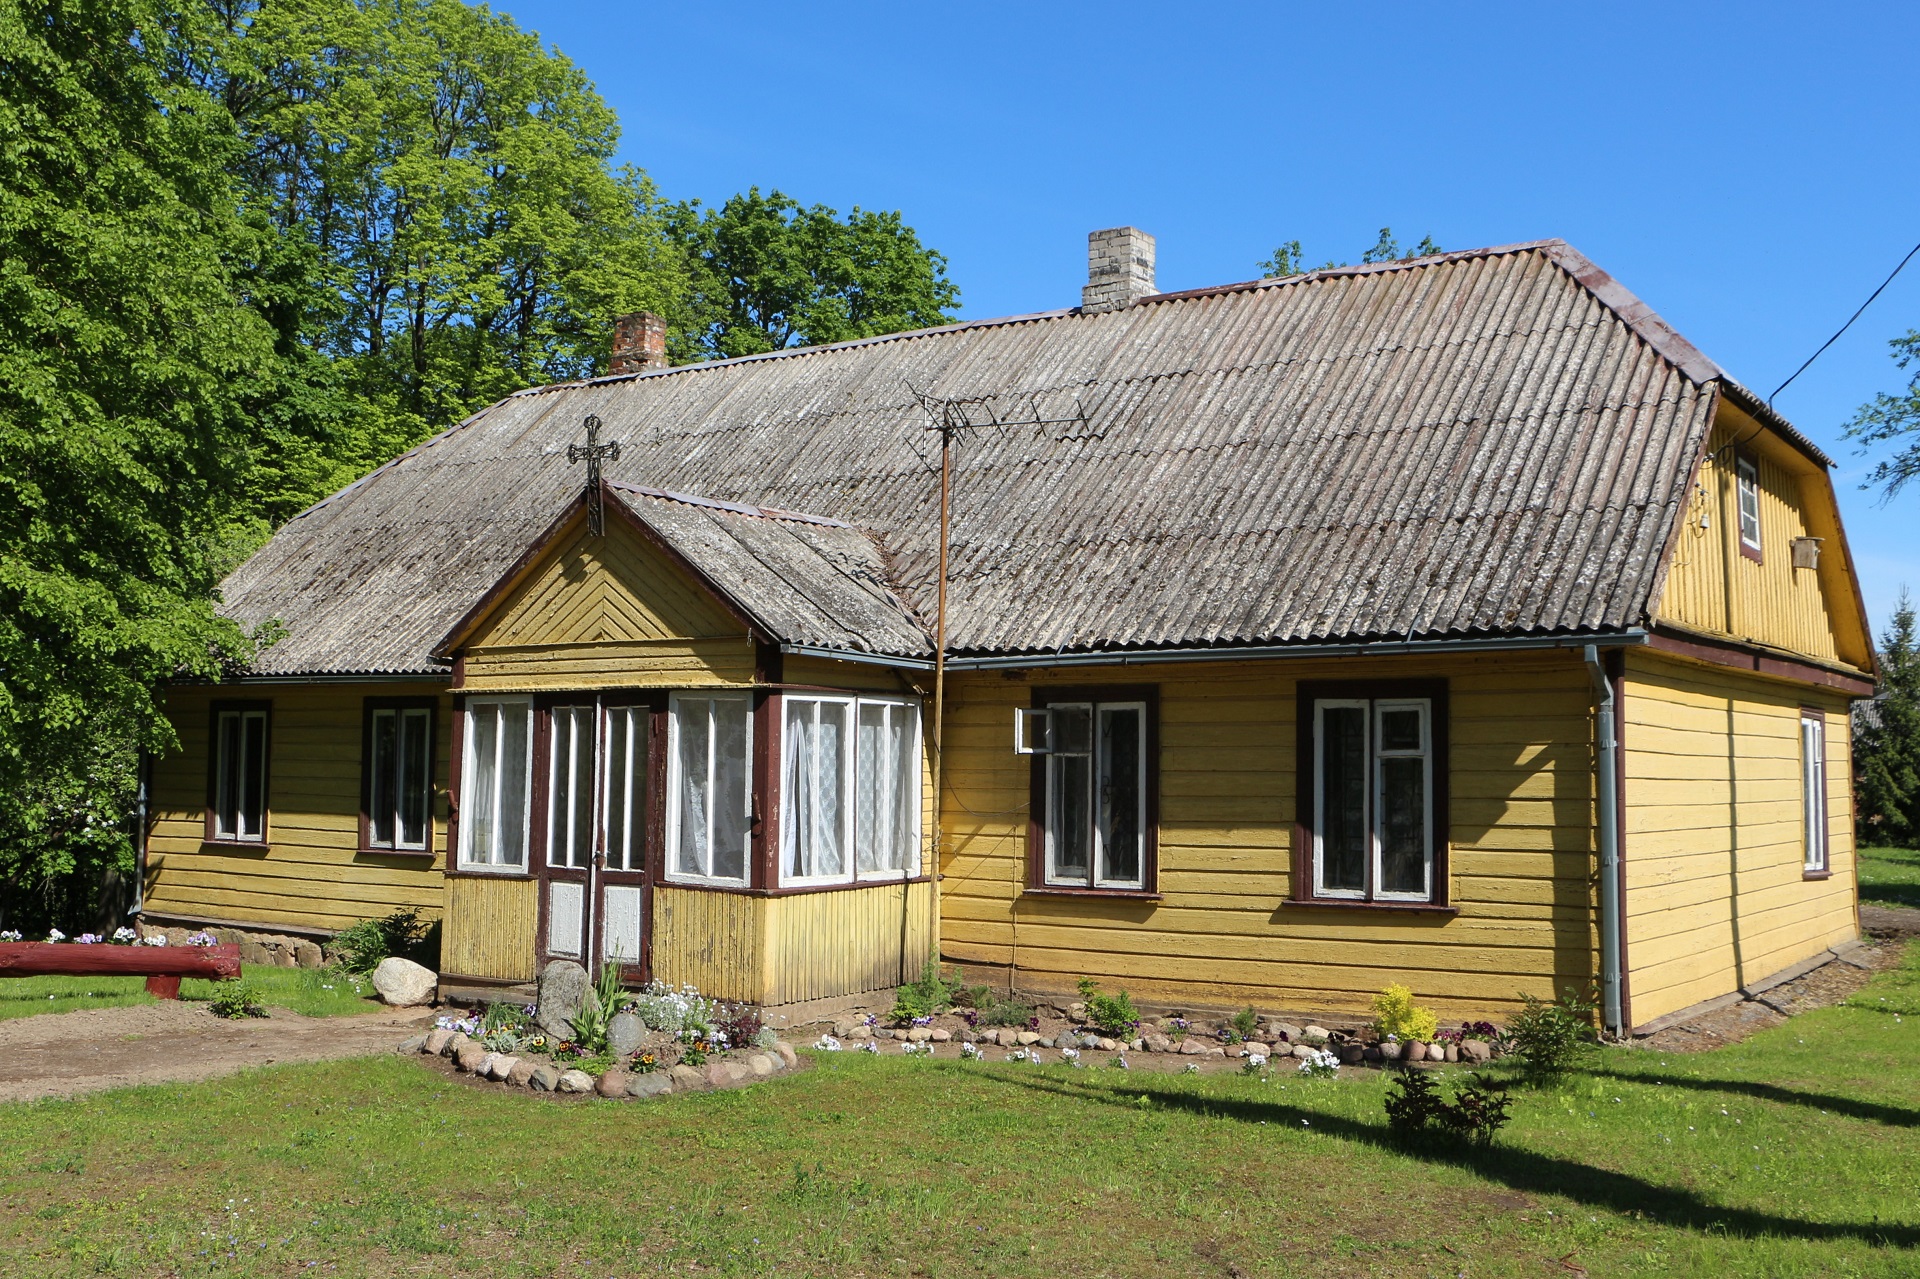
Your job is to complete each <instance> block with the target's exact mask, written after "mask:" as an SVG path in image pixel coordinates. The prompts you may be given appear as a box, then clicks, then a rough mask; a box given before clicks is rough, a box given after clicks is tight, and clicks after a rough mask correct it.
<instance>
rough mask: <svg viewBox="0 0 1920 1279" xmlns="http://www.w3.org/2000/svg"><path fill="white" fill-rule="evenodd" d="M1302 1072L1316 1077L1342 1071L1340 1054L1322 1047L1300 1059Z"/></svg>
mask: <svg viewBox="0 0 1920 1279" xmlns="http://www.w3.org/2000/svg"><path fill="white" fill-rule="evenodd" d="M1299 1070H1300V1073H1301V1074H1303V1075H1308V1076H1311V1077H1314V1078H1318V1077H1320V1076H1323V1075H1335V1074H1338V1073H1339V1072H1340V1055H1339V1054H1338V1053H1335V1052H1331V1051H1329V1050H1327V1049H1325V1048H1322V1049H1321V1050H1319V1051H1318V1052H1315V1053H1313V1054H1311V1055H1309V1056H1307V1057H1304V1058H1302V1059H1301V1061H1300V1067H1299Z"/></svg>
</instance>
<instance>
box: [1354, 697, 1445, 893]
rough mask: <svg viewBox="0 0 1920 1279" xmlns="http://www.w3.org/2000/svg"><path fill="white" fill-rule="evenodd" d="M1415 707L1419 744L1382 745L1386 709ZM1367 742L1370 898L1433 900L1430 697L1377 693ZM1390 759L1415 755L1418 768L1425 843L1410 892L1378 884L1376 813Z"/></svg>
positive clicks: (1382, 875) (1380, 860) (1382, 869)
mask: <svg viewBox="0 0 1920 1279" xmlns="http://www.w3.org/2000/svg"><path fill="white" fill-rule="evenodd" d="M1407 710H1411V711H1418V712H1419V714H1420V745H1419V746H1418V747H1416V748H1415V749H1413V750H1395V751H1390V750H1388V749H1387V748H1386V745H1385V743H1386V734H1385V733H1383V732H1382V731H1381V729H1380V724H1381V721H1382V719H1384V718H1385V716H1386V714H1387V712H1389V711H1407ZM1367 737H1368V740H1367V744H1368V746H1369V747H1371V748H1372V760H1371V766H1372V771H1373V787H1372V789H1373V809H1372V811H1371V812H1370V813H1368V817H1369V818H1371V819H1372V824H1371V827H1370V829H1369V831H1368V836H1369V838H1370V840H1371V841H1372V844H1373V867H1372V871H1373V877H1372V884H1371V887H1372V888H1373V900H1375V901H1383V902H1430V901H1432V900H1433V700H1432V699H1431V698H1427V697H1381V698H1375V699H1374V703H1373V717H1372V721H1371V722H1370V723H1369V724H1368V726H1367ZM1390 759H1418V760H1420V761H1421V765H1422V767H1421V770H1420V802H1421V806H1422V812H1421V814H1420V831H1421V836H1422V842H1423V843H1424V844H1425V846H1426V854H1425V862H1424V864H1423V866H1422V869H1421V881H1420V882H1421V888H1420V891H1419V892H1414V893H1404V892H1403V893H1393V892H1388V891H1387V890H1385V889H1383V888H1381V887H1380V886H1379V885H1380V884H1381V883H1382V882H1384V881H1385V879H1386V850H1385V847H1384V845H1383V842H1382V840H1381V838H1380V814H1381V813H1384V812H1385V811H1386V807H1387V802H1386V795H1387V768H1386V762H1387V761H1388V760H1390Z"/></svg>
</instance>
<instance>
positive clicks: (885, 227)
mask: <svg viewBox="0 0 1920 1279" xmlns="http://www.w3.org/2000/svg"><path fill="white" fill-rule="evenodd" d="M672 228H673V233H674V234H675V236H676V238H677V239H678V240H679V242H680V243H681V244H682V245H683V246H684V247H685V249H686V252H687V254H688V258H689V261H690V265H691V270H692V274H693V295H692V299H691V308H692V311H693V315H694V324H693V326H692V328H691V330H690V331H687V332H685V333H684V334H683V335H681V336H680V337H679V338H678V340H677V341H676V343H675V347H674V353H675V356H676V358H678V359H727V358H731V357H733V356H740V355H757V354H759V353H761V352H763V351H778V350H781V349H784V348H786V347H789V346H818V345H821V344H823V343H828V342H845V341H850V340H852V339H854V338H863V337H873V336H875V335H877V334H881V333H897V332H900V331H901V330H904V329H916V328H928V327H931V326H934V325H939V324H947V323H950V322H951V321H952V320H953V316H952V315H951V314H949V308H951V307H954V306H957V305H958V304H959V301H960V291H959V289H957V288H956V287H954V285H953V283H952V282H951V281H950V280H948V279H947V273H946V272H947V260H946V258H945V257H943V256H942V255H941V254H939V253H937V252H935V251H934V250H932V249H929V248H927V247H926V246H924V245H922V244H921V243H920V238H919V236H917V235H916V234H915V233H914V230H913V228H912V227H910V226H908V225H906V223H905V221H904V220H903V219H902V218H901V216H900V214H899V213H897V212H894V213H875V212H870V211H868V210H865V209H861V208H858V207H856V208H855V209H854V210H853V212H851V213H849V214H848V215H847V216H846V217H845V218H844V219H842V218H841V216H840V215H839V214H838V213H837V212H835V211H834V210H832V209H829V208H827V207H826V206H825V205H819V204H816V205H812V206H810V207H803V206H801V205H800V204H799V203H798V202H797V201H795V200H793V199H792V198H790V197H789V196H786V195H784V194H782V193H781V192H779V191H774V192H771V193H769V194H767V195H762V194H761V193H760V189H759V188H758V187H755V188H753V189H751V190H749V191H748V192H747V193H746V194H744V195H736V196H734V197H733V198H732V199H730V200H728V201H727V202H726V203H725V204H723V205H721V206H720V207H719V208H718V209H705V210H703V209H702V208H701V207H700V205H699V202H698V201H693V202H690V203H686V204H681V205H679V206H677V207H676V208H675V209H674V210H673V213H672Z"/></svg>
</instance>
